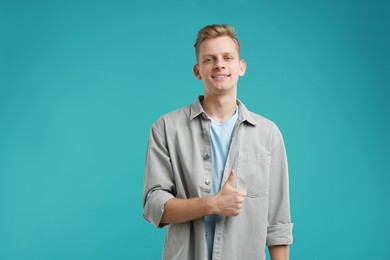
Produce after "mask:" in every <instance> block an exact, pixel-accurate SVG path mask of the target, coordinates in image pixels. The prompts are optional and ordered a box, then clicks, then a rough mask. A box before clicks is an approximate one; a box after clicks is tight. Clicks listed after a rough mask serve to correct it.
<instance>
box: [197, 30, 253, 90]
mask: <svg viewBox="0 0 390 260" xmlns="http://www.w3.org/2000/svg"><path fill="white" fill-rule="evenodd" d="M245 69H246V64H245V61H244V60H240V57H239V54H238V51H237V47H236V44H235V42H234V41H233V40H232V39H231V38H230V37H229V36H222V37H218V38H215V39H208V40H205V41H204V42H202V44H201V45H200V48H199V53H198V64H195V65H194V74H195V76H196V77H197V78H198V79H200V80H203V84H204V91H205V95H210V94H211V95H220V94H228V93H232V92H234V93H235V91H236V88H237V81H238V78H239V77H240V76H243V75H244V74H245Z"/></svg>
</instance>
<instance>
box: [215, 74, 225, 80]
mask: <svg viewBox="0 0 390 260" xmlns="http://www.w3.org/2000/svg"><path fill="white" fill-rule="evenodd" d="M227 76H228V75H216V76H214V77H213V78H217V79H222V78H226V77H227Z"/></svg>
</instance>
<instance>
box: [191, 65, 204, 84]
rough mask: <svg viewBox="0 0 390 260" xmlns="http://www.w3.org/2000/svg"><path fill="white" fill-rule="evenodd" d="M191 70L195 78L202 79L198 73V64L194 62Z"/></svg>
mask: <svg viewBox="0 0 390 260" xmlns="http://www.w3.org/2000/svg"><path fill="white" fill-rule="evenodd" d="M192 70H193V71H194V75H195V77H196V78H197V79H199V80H201V79H202V76H201V75H200V73H199V65H198V64H195V65H194V67H193V68H192Z"/></svg>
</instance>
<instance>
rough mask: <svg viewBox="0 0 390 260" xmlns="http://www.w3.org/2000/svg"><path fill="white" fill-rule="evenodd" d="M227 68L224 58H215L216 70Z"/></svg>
mask: <svg viewBox="0 0 390 260" xmlns="http://www.w3.org/2000/svg"><path fill="white" fill-rule="evenodd" d="M221 69H225V63H224V61H223V59H215V63H214V70H221Z"/></svg>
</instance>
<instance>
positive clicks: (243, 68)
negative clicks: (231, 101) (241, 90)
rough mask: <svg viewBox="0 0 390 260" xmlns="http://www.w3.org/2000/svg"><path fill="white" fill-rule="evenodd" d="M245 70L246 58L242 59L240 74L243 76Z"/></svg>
mask: <svg viewBox="0 0 390 260" xmlns="http://www.w3.org/2000/svg"><path fill="white" fill-rule="evenodd" d="M245 71H246V62H245V61H244V60H240V73H239V74H238V75H240V76H241V77H242V76H244V74H245Z"/></svg>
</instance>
